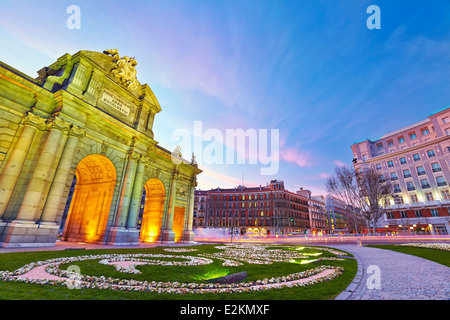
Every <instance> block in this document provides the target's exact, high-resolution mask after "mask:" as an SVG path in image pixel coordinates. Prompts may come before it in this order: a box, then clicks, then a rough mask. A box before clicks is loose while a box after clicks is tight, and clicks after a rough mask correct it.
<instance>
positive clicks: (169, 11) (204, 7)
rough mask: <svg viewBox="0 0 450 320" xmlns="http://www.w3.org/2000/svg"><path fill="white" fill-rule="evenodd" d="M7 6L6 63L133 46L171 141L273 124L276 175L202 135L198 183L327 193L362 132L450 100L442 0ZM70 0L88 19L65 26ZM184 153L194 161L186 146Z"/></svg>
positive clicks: (38, 62)
mask: <svg viewBox="0 0 450 320" xmlns="http://www.w3.org/2000/svg"><path fill="white" fill-rule="evenodd" d="M0 3H1V10H0V34H1V36H0V48H1V49H0V60H1V61H2V62H4V63H6V64H9V65H11V66H12V67H14V68H16V69H18V70H20V71H22V72H23V73H25V74H27V75H29V76H32V77H36V76H37V73H36V71H37V70H39V69H41V68H42V67H44V66H48V65H50V64H51V63H53V62H54V61H55V60H56V59H57V58H59V57H60V56H62V55H63V54H65V53H70V54H74V53H76V52H78V51H80V50H93V51H99V52H102V51H103V50H105V49H113V48H115V49H119V53H120V54H121V55H126V56H134V57H135V58H136V60H137V62H138V65H137V67H136V68H137V77H138V80H139V81H140V82H141V84H144V83H147V84H148V85H149V86H150V87H151V88H152V90H153V92H154V93H155V95H156V97H157V99H158V101H159V103H160V104H161V107H162V112H161V113H159V114H158V115H157V116H156V118H155V123H154V133H155V140H156V141H158V142H159V143H160V145H162V146H163V147H165V148H167V149H169V150H173V149H174V147H175V146H176V145H177V144H178V142H177V141H174V140H173V139H172V135H173V133H174V132H175V133H176V132H179V131H180V130H181V129H183V130H184V132H190V133H192V138H193V140H194V139H204V140H205V139H206V137H205V136H204V132H205V131H207V130H208V129H212V130H210V131H209V132H216V133H221V134H222V135H223V136H225V134H226V130H227V129H228V130H233V129H234V130H235V129H244V130H250V131H252V132H260V131H262V130H266V131H268V132H269V134H270V132H271V130H272V132H274V131H273V130H277V132H278V133H279V140H278V141H279V163H278V166H279V169H278V171H277V172H276V174H274V175H262V174H261V167H267V165H263V164H261V163H260V162H259V161H257V162H258V163H256V164H252V163H248V162H250V160H251V159H254V157H255V156H257V155H255V154H253V153H251V152H250V154H246V155H243V159H244V160H246V163H245V164H237V163H229V164H226V163H225V164H208V163H203V160H205V158H207V154H205V152H206V153H207V151H208V150H209V149H208V146H210V147H211V142H209V141H203V144H202V145H201V146H202V148H201V150H202V151H203V152H204V153H203V154H200V155H199V154H196V156H197V158H198V159H201V160H202V161H199V162H200V163H199V167H200V168H201V169H203V170H204V172H203V173H202V174H201V175H200V176H199V177H198V182H199V186H198V187H199V188H200V189H209V188H213V187H214V188H215V187H218V186H220V187H234V186H237V185H239V184H241V183H242V178H243V177H244V184H245V185H247V186H259V185H265V184H266V183H267V182H270V180H272V179H279V180H283V181H284V182H285V187H286V188H287V189H288V190H291V191H295V190H298V188H300V187H303V188H307V189H310V190H312V192H313V194H324V193H325V188H324V179H325V178H326V177H327V176H328V175H329V174H331V173H332V172H333V169H334V167H335V166H336V165H341V164H348V165H351V159H352V152H351V149H350V146H351V145H352V144H353V143H354V142H355V141H357V140H361V139H365V138H369V139H377V138H378V137H380V136H382V135H383V134H385V133H387V132H390V131H393V130H395V129H398V128H401V127H403V126H406V125H409V124H412V123H414V122H417V121H420V120H423V119H425V118H426V117H427V116H428V115H429V114H430V113H432V112H434V111H436V110H439V109H442V108H443V107H445V106H448V105H450V19H449V17H450V1H448V0H443V1H439V0H433V1H422V0H420V1H396V0H386V1H362V0H328V1H318V0H297V1H288V0H276V1H269V0H238V1H235V0H226V1H218V0H184V1H178V0H169V1H167V0H165V1H163V0H161V1H159V0H150V1H133V0H130V1H112V0H109V1H97V0H96V1H75V0H73V1H72V0H71V1H61V0H59V1H35V0H34V1H33V0H30V1H21V0H13V1H9V0H6V1H5V0H0ZM70 5H77V6H79V8H80V12H81V20H80V21H81V25H80V26H81V28H80V29H69V28H67V24H66V22H67V19H68V18H69V16H70V14H68V13H67V12H66V10H67V8H68V7H69V6H70ZM370 5H377V6H379V8H380V9H381V29H379V30H377V29H373V30H370V29H368V28H367V26H366V21H367V19H368V18H369V16H370V14H368V13H367V12H366V9H367V7H368V6H370ZM195 122H197V123H201V126H202V131H201V132H200V135H198V133H199V132H196V133H195V132H194V123H195ZM195 134H196V135H195ZM259 141H260V140H259ZM269 142H270V141H269ZM205 150H206V151H205ZM223 150H224V154H225V153H226V152H225V150H228V151H232V152H233V151H234V152H237V151H236V150H235V149H233V147H232V146H228V147H225V146H224V148H223ZM183 151H186V150H183ZM183 156H184V157H185V158H186V159H188V160H190V159H191V154H190V151H186V152H183ZM238 157H239V155H238ZM252 157H253V158H252ZM257 160H259V159H257ZM223 162H226V159H225V155H224V156H223ZM236 162H237V161H236ZM243 175H244V176H243Z"/></svg>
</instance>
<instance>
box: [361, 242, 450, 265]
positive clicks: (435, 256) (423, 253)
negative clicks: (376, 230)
mask: <svg viewBox="0 0 450 320" xmlns="http://www.w3.org/2000/svg"><path fill="white" fill-rule="evenodd" d="M368 247H374V248H380V249H387V250H392V251H397V252H403V253H407V254H410V255H413V256H417V257H421V258H424V259H427V260H431V261H434V262H437V263H440V264H443V265H444V266H447V267H450V252H449V251H444V250H438V249H429V248H417V247H406V246H394V245H368Z"/></svg>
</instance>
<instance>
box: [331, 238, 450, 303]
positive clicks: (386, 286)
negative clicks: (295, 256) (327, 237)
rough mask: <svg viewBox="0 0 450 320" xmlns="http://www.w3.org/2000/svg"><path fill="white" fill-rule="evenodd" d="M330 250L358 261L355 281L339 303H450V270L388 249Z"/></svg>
mask: <svg viewBox="0 0 450 320" xmlns="http://www.w3.org/2000/svg"><path fill="white" fill-rule="evenodd" d="M329 247H332V248H336V249H340V250H343V251H346V252H349V253H351V254H352V255H354V256H355V257H356V259H357V261H358V272H357V274H356V277H355V279H354V280H353V282H352V284H350V285H349V287H348V288H347V289H346V290H345V291H344V292H342V293H341V294H340V295H339V296H337V297H336V300H450V268H448V267H446V266H444V265H441V264H439V263H436V262H433V261H429V260H426V259H422V258H419V257H416V256H412V255H409V254H405V253H400V252H395V251H390V250H385V249H378V248H371V247H364V246H356V245H329ZM378 268H379V269H378ZM378 271H379V272H378ZM377 274H379V278H378V279H379V281H378V282H377V278H376V276H377ZM368 279H369V283H368ZM377 284H379V286H377Z"/></svg>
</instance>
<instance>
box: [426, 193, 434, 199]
mask: <svg viewBox="0 0 450 320" xmlns="http://www.w3.org/2000/svg"><path fill="white" fill-rule="evenodd" d="M425 197H426V198H427V201H433V200H434V199H433V194H432V193H431V192H425Z"/></svg>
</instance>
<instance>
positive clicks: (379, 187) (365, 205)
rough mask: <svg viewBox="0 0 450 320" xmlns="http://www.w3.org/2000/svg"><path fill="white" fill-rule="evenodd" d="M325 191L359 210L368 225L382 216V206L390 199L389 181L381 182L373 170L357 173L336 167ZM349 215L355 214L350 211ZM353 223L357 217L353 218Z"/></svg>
mask: <svg viewBox="0 0 450 320" xmlns="http://www.w3.org/2000/svg"><path fill="white" fill-rule="evenodd" d="M325 187H326V189H327V191H328V192H329V193H330V194H331V195H333V196H335V197H337V198H338V199H339V200H341V201H343V202H344V203H345V204H347V205H348V206H352V207H354V208H359V210H360V212H359V214H361V215H362V216H363V217H364V218H365V219H366V221H367V223H368V227H369V223H370V222H371V223H372V227H373V232H375V225H376V223H377V221H378V220H379V219H380V217H381V216H382V214H383V205H384V203H385V202H386V200H389V199H390V198H391V197H392V185H391V183H390V181H386V180H382V179H381V175H380V174H378V172H377V171H376V170H375V169H374V168H366V169H364V170H362V171H357V170H355V169H353V168H351V167H349V166H337V167H336V168H335V172H334V175H332V176H331V177H328V178H327V179H326V181H325ZM351 214H353V215H356V214H358V213H357V212H355V211H353V210H351ZM353 218H354V221H355V227H356V220H357V217H356V216H355V217H353Z"/></svg>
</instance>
